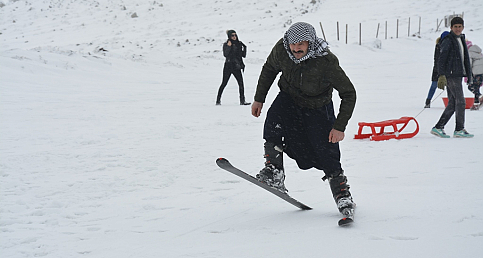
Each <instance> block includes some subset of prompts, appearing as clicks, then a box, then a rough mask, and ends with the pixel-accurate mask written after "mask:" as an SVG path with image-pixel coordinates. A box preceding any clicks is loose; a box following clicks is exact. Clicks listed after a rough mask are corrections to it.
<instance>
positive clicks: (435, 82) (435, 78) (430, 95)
mask: <svg viewBox="0 0 483 258" xmlns="http://www.w3.org/2000/svg"><path fill="white" fill-rule="evenodd" d="M448 34H449V31H445V32H443V33H441V36H440V37H438V38H437V39H436V46H435V47H434V58H433V62H434V63H433V74H432V75H431V87H430V88H429V92H428V97H427V98H426V104H425V106H424V107H425V108H430V107H431V106H430V105H431V99H432V98H433V96H434V92H435V91H436V88H438V58H439V52H440V50H441V46H440V44H441V41H442V40H443V39H444V37H446V36H447V35H448Z"/></svg>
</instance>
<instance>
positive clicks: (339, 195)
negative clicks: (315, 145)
mask: <svg viewBox="0 0 483 258" xmlns="http://www.w3.org/2000/svg"><path fill="white" fill-rule="evenodd" d="M325 179H329V185H330V190H331V191H332V196H333V197H334V200H335V203H336V204H337V208H338V209H339V211H340V212H342V210H343V209H346V208H350V209H353V208H354V207H355V203H354V201H353V200H352V196H351V193H350V191H349V188H350V186H349V185H348V184H347V177H346V176H344V171H340V172H339V173H336V174H334V175H330V176H324V177H323V178H322V180H324V181H325Z"/></svg>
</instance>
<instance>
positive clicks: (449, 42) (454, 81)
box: [431, 17, 474, 138]
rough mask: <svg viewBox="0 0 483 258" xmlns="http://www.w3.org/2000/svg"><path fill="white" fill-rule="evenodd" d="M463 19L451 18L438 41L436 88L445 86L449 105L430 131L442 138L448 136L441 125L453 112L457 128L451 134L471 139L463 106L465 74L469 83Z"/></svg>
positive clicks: (469, 72)
mask: <svg viewBox="0 0 483 258" xmlns="http://www.w3.org/2000/svg"><path fill="white" fill-rule="evenodd" d="M463 29H464V21H463V19H462V18H461V17H455V18H453V19H452V20H451V32H450V33H449V34H448V36H446V38H445V39H444V40H443V41H442V42H441V52H440V54H439V58H438V74H439V77H438V88H440V89H442V90H444V88H445V87H446V86H447V87H448V105H447V106H446V108H445V109H444V111H443V114H442V115H441V117H440V119H439V121H438V122H437V123H436V125H435V126H434V127H433V128H432V129H431V134H434V135H436V136H438V137H441V138H450V136H449V135H447V134H446V133H445V132H444V126H445V125H446V124H447V123H448V121H449V119H450V118H451V117H452V116H453V114H455V115H456V127H455V131H454V134H453V137H457V138H471V137H473V136H474V135H473V134H470V133H468V132H467V131H466V129H465V106H466V101H465V97H464V94H463V85H462V83H461V82H462V81H463V77H468V83H469V84H472V83H473V81H472V79H473V78H472V75H471V65H470V58H469V55H468V49H467V47H466V43H465V34H462V32H463Z"/></svg>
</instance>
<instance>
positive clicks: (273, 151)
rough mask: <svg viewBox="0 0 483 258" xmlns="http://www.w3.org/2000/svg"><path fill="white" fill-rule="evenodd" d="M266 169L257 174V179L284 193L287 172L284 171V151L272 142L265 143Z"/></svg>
mask: <svg viewBox="0 0 483 258" xmlns="http://www.w3.org/2000/svg"><path fill="white" fill-rule="evenodd" d="M264 147H265V155H264V157H265V160H266V161H265V167H264V168H263V169H262V170H260V173H258V174H257V176H256V177H257V179H258V181H260V182H263V183H265V184H267V185H269V186H271V187H273V188H275V189H277V190H279V191H281V192H283V193H286V192H288V190H287V188H285V184H284V181H285V171H284V169H283V149H282V147H281V146H277V145H275V144H274V143H271V142H265V145H264Z"/></svg>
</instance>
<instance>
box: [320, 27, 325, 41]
mask: <svg viewBox="0 0 483 258" xmlns="http://www.w3.org/2000/svg"><path fill="white" fill-rule="evenodd" d="M320 29H321V30H322V35H323V36H324V40H325V41H327V39H326V38H325V33H324V28H323V27H322V22H320Z"/></svg>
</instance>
